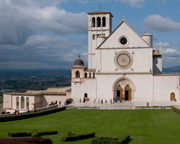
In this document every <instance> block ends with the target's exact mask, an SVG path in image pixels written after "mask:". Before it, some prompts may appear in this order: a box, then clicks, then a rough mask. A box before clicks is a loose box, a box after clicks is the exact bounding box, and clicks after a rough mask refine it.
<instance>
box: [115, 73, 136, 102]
mask: <svg viewBox="0 0 180 144" xmlns="http://www.w3.org/2000/svg"><path fill="white" fill-rule="evenodd" d="M119 86H121V88H122V91H123V92H122V93H123V94H121V95H123V98H124V99H125V93H126V91H128V93H129V95H128V100H133V99H134V96H135V90H136V88H135V84H134V83H133V81H132V80H130V79H129V78H127V77H120V78H118V79H117V80H116V81H115V82H114V84H113V86H112V91H113V99H116V98H117V95H118V88H119Z"/></svg>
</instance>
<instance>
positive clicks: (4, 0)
mask: <svg viewBox="0 0 180 144" xmlns="http://www.w3.org/2000/svg"><path fill="white" fill-rule="evenodd" d="M61 2H64V0H53V2H52V1H51V0H38V1H37V0H16V1H14V0H0V19H1V21H0V44H16V45H19V44H23V43H25V42H26V40H27V39H28V38H29V37H30V36H32V35H36V34H43V33H54V34H60V35H67V34H74V33H75V34H86V33H87V14H86V13H71V12H68V11H66V10H64V9H59V8H58V7H56V6H57V5H58V4H60V3H61Z"/></svg>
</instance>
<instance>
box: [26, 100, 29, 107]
mask: <svg viewBox="0 0 180 144" xmlns="http://www.w3.org/2000/svg"><path fill="white" fill-rule="evenodd" d="M26 109H29V98H28V97H27V98H26Z"/></svg>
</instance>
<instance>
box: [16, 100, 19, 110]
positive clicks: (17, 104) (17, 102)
mask: <svg viewBox="0 0 180 144" xmlns="http://www.w3.org/2000/svg"><path fill="white" fill-rule="evenodd" d="M16 109H19V97H16Z"/></svg>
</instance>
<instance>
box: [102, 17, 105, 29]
mask: <svg viewBox="0 0 180 144" xmlns="http://www.w3.org/2000/svg"><path fill="white" fill-rule="evenodd" d="M102 21H103V22H102V26H103V27H106V17H103V19H102Z"/></svg>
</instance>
